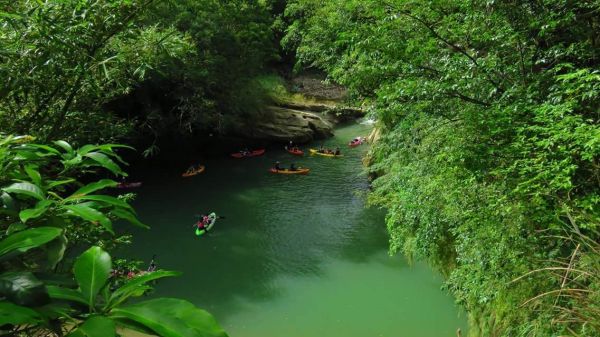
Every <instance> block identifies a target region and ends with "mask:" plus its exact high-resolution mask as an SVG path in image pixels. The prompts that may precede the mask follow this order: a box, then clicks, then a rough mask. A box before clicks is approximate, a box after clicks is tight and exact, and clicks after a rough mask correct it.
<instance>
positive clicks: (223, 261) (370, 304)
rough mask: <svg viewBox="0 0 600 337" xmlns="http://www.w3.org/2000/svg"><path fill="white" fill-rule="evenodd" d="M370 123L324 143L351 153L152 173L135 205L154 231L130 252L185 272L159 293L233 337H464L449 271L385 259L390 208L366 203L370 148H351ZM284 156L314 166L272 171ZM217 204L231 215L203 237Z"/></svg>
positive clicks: (274, 154) (340, 131) (271, 155)
mask: <svg viewBox="0 0 600 337" xmlns="http://www.w3.org/2000/svg"><path fill="white" fill-rule="evenodd" d="M369 129H370V127H369V126H367V125H362V124H358V123H356V124H352V125H348V126H343V127H338V128H337V129H336V136H335V137H333V138H331V139H328V140H327V141H325V142H324V143H325V145H330V146H335V145H340V147H341V149H342V152H343V154H344V157H343V158H336V159H333V158H323V157H311V156H305V157H303V158H298V157H293V156H291V155H289V154H287V153H286V152H284V151H283V150H278V149H268V150H267V153H266V154H265V155H264V156H262V157H255V158H246V159H233V158H227V157H226V156H223V158H221V159H213V160H207V161H204V162H202V163H203V164H205V165H206V171H205V172H204V173H202V174H200V175H198V176H195V177H192V178H187V179H183V178H181V177H180V174H181V172H182V171H183V170H185V167H163V168H148V170H147V176H145V177H144V186H142V188H140V189H138V190H137V192H138V197H137V199H136V201H135V202H134V206H135V207H136V209H137V210H138V212H139V215H140V218H141V219H142V220H143V221H144V222H145V223H147V224H149V225H150V226H151V227H152V229H151V230H147V231H142V230H139V231H138V230H135V233H134V238H135V241H134V243H133V245H132V246H130V247H128V248H127V250H126V254H127V255H128V256H130V257H133V258H138V259H141V260H145V261H148V260H149V259H150V258H151V257H152V255H153V254H156V255H157V259H156V261H157V264H158V266H159V268H162V269H168V270H178V271H181V272H183V275H182V276H181V277H177V278H172V279H165V280H161V281H160V282H159V283H158V285H157V290H156V292H155V295H158V296H168V297H180V298H184V299H187V300H189V301H191V302H193V303H194V304H196V305H198V306H200V307H201V308H204V309H206V310H208V311H210V312H211V313H212V314H213V315H215V317H216V318H217V320H218V322H219V323H220V324H221V325H222V326H223V327H224V328H225V330H226V331H227V332H228V333H229V335H230V336H231V337H259V336H260V337H283V336H285V337H312V336H327V337H335V336H340V337H341V336H343V337H354V336H355V337H370V336H385V337H396V336H406V337H442V336H448V337H453V336H456V329H457V328H461V329H462V330H463V332H465V330H466V319H465V317H464V314H462V313H461V311H460V310H459V308H458V307H457V306H455V305H454V303H453V299H452V298H451V297H450V296H449V295H447V294H446V293H445V292H444V291H442V290H441V289H440V287H441V285H442V279H441V277H440V276H439V275H437V274H436V273H434V272H433V271H432V270H431V269H429V268H428V267H427V266H426V265H424V264H422V263H416V264H414V265H410V266H409V265H408V264H407V262H406V260H405V259H403V258H402V257H400V256H394V257H390V256H388V254H387V243H388V238H387V233H386V229H385V223H384V212H383V211H381V210H377V209H367V208H365V207H364V203H365V201H364V194H365V192H366V190H367V189H368V182H367V178H366V176H365V175H363V174H362V173H361V172H362V165H361V158H362V156H364V154H365V153H366V151H367V147H366V146H360V147H358V148H355V149H349V148H348V147H347V145H346V144H347V142H348V140H350V139H351V138H353V137H355V136H359V135H366V134H367V133H368V132H369ZM319 144H320V143H319ZM312 146H313V147H316V146H318V145H317V144H312ZM305 149H307V147H305ZM306 152H308V151H306ZM276 160H279V161H281V163H282V166H288V165H289V163H291V162H295V163H296V164H297V165H298V166H304V167H309V168H310V169H311V172H310V174H309V175H306V176H288V175H274V174H270V173H268V172H267V169H268V168H269V167H270V166H271V165H272V164H273V163H274V162H275V161H276ZM208 211H215V212H216V213H217V214H219V215H223V216H225V217H226V219H223V220H218V221H217V223H216V224H215V226H214V228H213V230H212V231H211V232H210V233H209V235H208V236H203V237H196V236H195V235H194V232H193V228H192V225H193V223H194V221H195V218H194V214H198V213H202V212H208Z"/></svg>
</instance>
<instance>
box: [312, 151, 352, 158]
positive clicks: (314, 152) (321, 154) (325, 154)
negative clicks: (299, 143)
mask: <svg viewBox="0 0 600 337" xmlns="http://www.w3.org/2000/svg"><path fill="white" fill-rule="evenodd" d="M309 151H310V154H316V155H318V156H323V157H343V156H344V155H343V154H338V155H337V156H336V155H335V154H332V153H322V152H319V150H317V149H310V150H309Z"/></svg>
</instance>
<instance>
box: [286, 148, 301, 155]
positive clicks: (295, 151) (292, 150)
mask: <svg viewBox="0 0 600 337" xmlns="http://www.w3.org/2000/svg"><path fill="white" fill-rule="evenodd" d="M285 150H286V151H287V152H289V153H291V154H293V155H294V156H303V155H304V151H302V150H300V149H298V150H294V149H288V148H287V146H286V148H285Z"/></svg>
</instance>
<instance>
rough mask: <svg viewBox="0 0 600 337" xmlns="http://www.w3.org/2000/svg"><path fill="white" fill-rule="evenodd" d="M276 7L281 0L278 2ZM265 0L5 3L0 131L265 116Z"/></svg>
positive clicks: (119, 134) (155, 130) (82, 136)
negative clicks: (261, 81)
mask: <svg viewBox="0 0 600 337" xmlns="http://www.w3.org/2000/svg"><path fill="white" fill-rule="evenodd" d="M273 3H275V4H276V3H278V1H273ZM272 10H274V9H273V4H272V3H271V1H248V0H235V1H215V0H202V1H191V0H185V1H153V0H133V1H131V0H102V1H79V0H68V1H34V0H19V1H0V18H1V19H2V21H1V23H0V78H2V81H1V83H0V129H1V130H3V131H4V132H10V133H15V134H25V133H26V134H33V135H34V136H38V137H43V139H55V138H64V139H67V140H77V141H81V142H86V141H87V142H107V141H111V140H114V139H123V138H125V137H131V136H133V137H138V138H150V139H152V138H156V137H158V136H159V135H160V134H161V133H165V132H171V133H179V134H181V133H192V132H194V131H197V130H206V129H211V130H212V131H214V130H217V131H222V130H223V129H225V128H226V127H227V122H228V121H231V120H232V119H235V118H238V116H241V118H250V117H253V116H255V115H256V114H257V113H259V112H260V110H261V109H260V108H261V107H262V104H264V103H265V99H266V95H265V94H264V93H263V92H261V89H260V86H259V85H256V84H257V83H256V80H255V78H256V77H257V76H259V75H261V74H263V73H265V72H266V69H265V66H266V65H267V64H268V63H269V62H271V61H274V60H276V59H277V57H278V56H277V49H276V43H275V39H274V35H273V33H272V30H271V26H272V25H273V22H274V20H275V19H274V18H273V16H272V13H271V11H272Z"/></svg>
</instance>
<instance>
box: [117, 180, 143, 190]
mask: <svg viewBox="0 0 600 337" xmlns="http://www.w3.org/2000/svg"><path fill="white" fill-rule="evenodd" d="M140 186H142V183H141V182H139V181H138V182H134V183H119V184H117V188H136V187H140Z"/></svg>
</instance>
